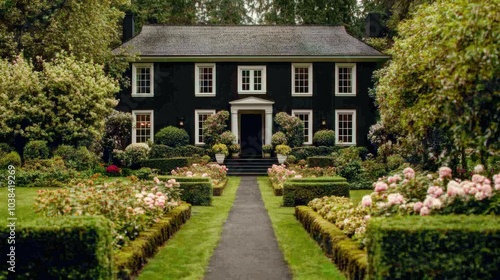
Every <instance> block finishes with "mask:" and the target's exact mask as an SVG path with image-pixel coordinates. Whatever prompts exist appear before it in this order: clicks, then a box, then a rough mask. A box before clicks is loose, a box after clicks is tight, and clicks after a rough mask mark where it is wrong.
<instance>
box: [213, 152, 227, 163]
mask: <svg viewBox="0 0 500 280" xmlns="http://www.w3.org/2000/svg"><path fill="white" fill-rule="evenodd" d="M225 158H226V155H225V154H215V160H217V163H218V164H222V163H224V159H225Z"/></svg>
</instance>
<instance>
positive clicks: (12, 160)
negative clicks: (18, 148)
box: [0, 152, 21, 168]
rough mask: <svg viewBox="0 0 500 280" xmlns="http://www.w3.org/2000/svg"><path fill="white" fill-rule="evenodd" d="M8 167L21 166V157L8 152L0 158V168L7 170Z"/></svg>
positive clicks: (15, 153)
mask: <svg viewBox="0 0 500 280" xmlns="http://www.w3.org/2000/svg"><path fill="white" fill-rule="evenodd" d="M9 165H13V166H15V167H20V166H21V156H20V155H19V154H18V153H17V152H10V153H8V154H5V155H4V156H2V157H0V168H7V166H9Z"/></svg>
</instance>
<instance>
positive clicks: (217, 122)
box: [203, 110, 229, 147]
mask: <svg viewBox="0 0 500 280" xmlns="http://www.w3.org/2000/svg"><path fill="white" fill-rule="evenodd" d="M228 119H229V112H228V111H224V110H223V111H219V112H217V113H215V114H213V115H211V116H209V117H208V118H207V119H206V120H205V122H204V127H203V128H204V129H203V138H204V141H205V144H206V145H207V146H208V147H211V146H213V145H214V144H216V143H219V142H220V136H221V134H222V133H223V132H224V130H225V129H226V127H227V125H226V122H227V120H228Z"/></svg>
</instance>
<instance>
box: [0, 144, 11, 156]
mask: <svg viewBox="0 0 500 280" xmlns="http://www.w3.org/2000/svg"><path fill="white" fill-rule="evenodd" d="M13 150H14V148H12V147H11V146H9V144H7V143H0V155H1V154H7V153H10V152H12V151H13Z"/></svg>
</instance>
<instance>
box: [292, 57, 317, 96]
mask: <svg viewBox="0 0 500 280" xmlns="http://www.w3.org/2000/svg"><path fill="white" fill-rule="evenodd" d="M296 68H308V70H309V73H308V75H307V76H308V85H309V88H308V92H295V69H296ZM312 95H313V65H312V63H292V96H299V97H300V96H312Z"/></svg>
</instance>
